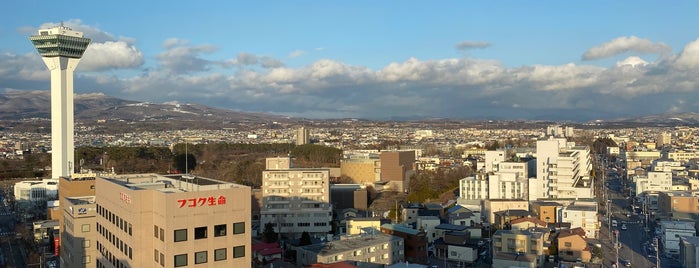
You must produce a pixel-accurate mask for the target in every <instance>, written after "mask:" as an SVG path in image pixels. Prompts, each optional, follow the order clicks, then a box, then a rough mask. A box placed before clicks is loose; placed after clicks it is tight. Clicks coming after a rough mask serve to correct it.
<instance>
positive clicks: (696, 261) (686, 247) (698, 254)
mask: <svg viewBox="0 0 699 268" xmlns="http://www.w3.org/2000/svg"><path fill="white" fill-rule="evenodd" d="M680 263H681V264H682V267H697V265H699V237H696V236H682V237H680Z"/></svg>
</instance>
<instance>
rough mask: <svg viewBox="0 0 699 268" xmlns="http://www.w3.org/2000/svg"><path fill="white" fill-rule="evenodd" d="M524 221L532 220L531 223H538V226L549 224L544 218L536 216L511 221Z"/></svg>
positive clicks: (513, 222)
mask: <svg viewBox="0 0 699 268" xmlns="http://www.w3.org/2000/svg"><path fill="white" fill-rule="evenodd" d="M522 222H531V223H534V224H536V225H537V226H546V225H547V224H548V223H546V222H545V221H542V220H540V219H537V218H534V217H526V218H519V219H514V220H511V221H510V224H518V223H522Z"/></svg>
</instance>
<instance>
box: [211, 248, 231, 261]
mask: <svg viewBox="0 0 699 268" xmlns="http://www.w3.org/2000/svg"><path fill="white" fill-rule="evenodd" d="M226 255H228V253H226V249H225V248H219V249H215V250H214V261H222V260H225V259H226Z"/></svg>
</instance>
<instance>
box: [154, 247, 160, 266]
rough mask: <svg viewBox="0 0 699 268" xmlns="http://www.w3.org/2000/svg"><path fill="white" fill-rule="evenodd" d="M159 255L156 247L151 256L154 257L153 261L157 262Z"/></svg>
mask: <svg viewBox="0 0 699 268" xmlns="http://www.w3.org/2000/svg"><path fill="white" fill-rule="evenodd" d="M159 256H160V252H158V250H157V249H154V250H153V258H155V262H156V263H157V262H158V257H159Z"/></svg>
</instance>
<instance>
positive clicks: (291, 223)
mask: <svg viewBox="0 0 699 268" xmlns="http://www.w3.org/2000/svg"><path fill="white" fill-rule="evenodd" d="M271 224H272V227H277V223H276V222H272V223H271ZM281 225H282V227H294V223H293V222H285V223H282V224H281ZM296 226H297V227H310V226H311V223H310V222H299V223H296ZM313 226H316V227H319V226H328V223H327V222H314V223H313Z"/></svg>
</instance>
